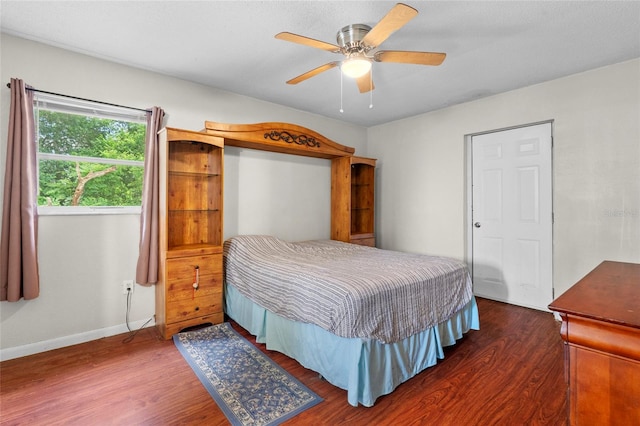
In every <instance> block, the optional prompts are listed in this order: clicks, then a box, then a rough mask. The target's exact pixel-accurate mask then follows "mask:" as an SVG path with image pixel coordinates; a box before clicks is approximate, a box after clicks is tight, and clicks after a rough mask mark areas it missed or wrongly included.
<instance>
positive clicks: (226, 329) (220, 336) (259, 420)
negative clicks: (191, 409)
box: [173, 322, 322, 426]
mask: <svg viewBox="0 0 640 426" xmlns="http://www.w3.org/2000/svg"><path fill="white" fill-rule="evenodd" d="M173 342H174V343H175V345H176V347H177V348H178V350H179V351H180V353H181V354H182V356H184V358H185V359H186V360H187V362H188V363H189V365H190V366H191V368H192V369H193V371H194V372H195V373H196V375H197V376H198V378H199V379H200V381H201V382H202V384H203V385H204V386H205V388H206V389H207V390H208V391H209V393H210V394H211V396H212V397H213V399H214V400H215V401H216V403H217V404H218V406H219V407H220V408H221V409H222V411H223V412H224V414H225V415H226V416H227V419H229V421H230V422H231V424H232V425H256V426H257V425H269V426H271V425H278V424H280V423H282V422H283V421H285V420H288V419H290V418H291V417H293V416H296V415H297V414H300V413H301V412H302V411H304V410H306V409H307V408H310V407H313V406H314V405H316V404H318V403H319V402H321V401H322V398H320V397H319V396H318V395H316V394H315V393H314V392H312V391H311V390H310V389H309V388H307V387H306V386H305V385H303V384H302V383H300V382H299V381H298V380H297V379H296V378H294V377H293V376H291V375H290V374H289V373H287V372H286V371H285V370H284V369H283V368H282V367H280V366H279V365H278V364H276V363H275V362H273V361H272V360H271V359H270V358H269V357H268V356H266V355H265V354H264V353H262V352H261V351H260V350H259V349H258V348H256V347H255V346H254V345H252V344H251V343H250V342H249V341H248V340H246V339H245V338H244V337H242V336H241V335H240V334H239V333H238V332H237V331H235V330H234V329H233V328H232V327H231V325H230V324H229V323H226V322H225V323H222V324H217V325H213V326H211V327H206V328H202V329H199V330H194V331H187V332H183V333H178V334H175V335H174V336H173Z"/></svg>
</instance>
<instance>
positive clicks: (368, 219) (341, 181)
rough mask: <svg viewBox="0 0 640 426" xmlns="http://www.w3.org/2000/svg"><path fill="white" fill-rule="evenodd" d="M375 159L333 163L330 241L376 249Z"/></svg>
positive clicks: (345, 159) (346, 159) (339, 159)
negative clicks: (374, 247)
mask: <svg viewBox="0 0 640 426" xmlns="http://www.w3.org/2000/svg"><path fill="white" fill-rule="evenodd" d="M375 164H376V160H374V159H372V158H363V157H342V158H336V159H334V160H332V164H331V238H332V239H334V240H338V241H344V242H350V243H354V244H363V245H369V246H375V234H374V227H375V223H374V210H375V208H374V195H375V194H374V189H375Z"/></svg>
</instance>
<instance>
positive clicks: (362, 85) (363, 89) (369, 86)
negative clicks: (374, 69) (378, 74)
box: [356, 70, 376, 93]
mask: <svg viewBox="0 0 640 426" xmlns="http://www.w3.org/2000/svg"><path fill="white" fill-rule="evenodd" d="M356 83H358V90H360V93H367V92H369V91H371V90H373V89H375V88H376V87H375V86H374V85H373V81H372V80H371V70H369V72H368V73H366V74H365V75H363V76H362V77H358V78H357V79H356Z"/></svg>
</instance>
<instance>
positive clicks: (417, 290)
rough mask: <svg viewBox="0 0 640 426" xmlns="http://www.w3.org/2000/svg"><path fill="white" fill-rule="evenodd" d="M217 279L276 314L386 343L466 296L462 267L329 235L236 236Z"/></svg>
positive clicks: (429, 322)
mask: <svg viewBox="0 0 640 426" xmlns="http://www.w3.org/2000/svg"><path fill="white" fill-rule="evenodd" d="M224 262H225V280H226V281H227V282H229V283H232V284H233V286H234V288H235V289H236V290H237V291H238V292H239V293H240V294H241V295H242V296H244V297H246V298H248V299H249V300H251V301H252V302H254V303H256V304H257V305H259V306H261V307H263V308H265V309H266V310H268V311H269V312H272V313H274V314H276V315H278V316H280V317H282V318H286V319H289V320H291V321H296V322H300V323H307V324H314V325H316V326H318V327H320V328H322V329H324V330H326V331H328V332H330V333H332V334H334V335H336V336H339V337H344V338H364V339H374V340H377V341H379V342H381V343H394V342H398V341H401V340H403V339H405V338H407V337H409V336H412V335H415V334H417V333H419V332H421V331H424V330H427V329H429V328H431V327H434V326H436V325H438V324H440V323H442V322H443V321H446V320H447V319H448V318H450V317H451V316H452V315H453V314H454V313H456V312H459V311H460V310H461V309H462V308H463V307H465V306H467V305H468V304H469V302H470V301H471V300H472V297H473V295H472V285H471V278H470V276H469V273H468V269H467V267H466V265H465V264H464V263H463V262H461V261H458V260H456V259H452V258H447V257H438V256H427V255H422V254H411V253H402V252H396V251H390V250H382V249H378V248H373V247H364V246H359V245H355V244H348V243H343V242H339V241H333V240H319V241H303V242H295V243H290V242H286V241H283V240H281V239H278V238H276V237H273V236H264V235H242V236H238V237H233V238H230V239H228V240H227V241H226V242H225V246H224Z"/></svg>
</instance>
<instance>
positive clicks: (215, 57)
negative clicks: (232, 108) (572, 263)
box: [0, 0, 640, 127]
mask: <svg viewBox="0 0 640 426" xmlns="http://www.w3.org/2000/svg"><path fill="white" fill-rule="evenodd" d="M406 3H407V4H409V5H410V6H412V7H414V8H416V9H417V10H418V11H419V14H418V16H417V17H416V18H414V19H413V20H411V21H410V22H409V23H408V24H407V25H405V26H404V27H403V28H401V29H400V30H398V31H397V32H395V33H394V34H392V35H391V36H390V37H389V38H388V39H387V40H386V41H385V42H384V43H383V44H382V46H381V48H382V49H385V50H417V51H432V52H445V53H447V58H446V59H445V61H444V63H443V64H442V65H440V66H438V67H431V66H422V65H409V64H393V63H384V64H383V63H374V66H373V67H374V68H373V80H374V84H375V87H376V89H375V90H374V91H373V92H372V94H373V108H372V109H370V108H369V104H370V101H371V99H370V94H360V93H359V92H358V90H357V88H356V85H355V83H354V82H353V81H351V80H349V79H348V78H346V77H345V78H344V81H343V83H344V85H343V94H342V105H343V109H344V112H343V113H340V105H341V94H340V86H341V76H340V72H339V69H338V68H334V69H331V70H329V71H326V72H324V73H322V74H320V75H318V76H316V77H314V78H311V79H309V80H306V81H304V82H302V83H300V84H298V85H288V84H285V82H286V81H287V80H289V79H291V78H293V77H295V76H297V75H299V74H302V73H304V72H306V71H309V70H311V69H313V68H315V67H317V66H320V65H322V64H324V63H327V62H330V61H334V60H337V59H340V56H339V55H337V54H332V53H330V52H326V51H323V50H319V49H314V48H311V47H307V46H302V45H299V44H294V43H289V42H286V41H282V40H277V39H275V38H274V36H275V34H277V33H278V32H281V31H289V32H293V33H296V34H300V35H304V36H307V37H311V38H315V39H318V40H322V41H326V42H329V43H332V44H335V43H336V38H335V37H336V33H337V32H338V30H339V29H340V28H342V27H343V26H346V25H349V24H355V23H363V24H368V25H370V26H374V25H375V24H376V23H377V22H378V21H379V20H380V19H381V18H382V17H383V16H384V15H385V14H386V13H387V12H388V11H389V10H390V9H391V8H392V7H393V6H394V5H395V4H396V2H389V1H177V0H174V1H146V2H144V1H7V0H2V1H1V3H0V14H1V15H2V18H1V28H2V32H5V33H7V34H11V35H15V36H18V37H23V38H27V39H31V40H36V41H40V42H43V43H47V44H51V45H54V46H58V47H62V48H64V49H68V50H72V51H76V52H80V53H84V54H87V55H91V56H96V57H99V58H103V59H107V60H110V61H114V62H118V63H122V64H126V65H130V66H134V67H138V68H143V69H146V70H151V71H155V72H159V73H162V74H167V75H171V76H175V77H178V78H181V79H185V80H189V81H194V82H197V83H202V84H205V85H208V86H212V87H216V88H220V89H223V90H226V91H230V92H234V93H239V94H243V95H247V96H250V97H253V98H258V99H263V100H266V101H269V102H274V103H277V104H281V105H286V106H289V107H292V108H296V109H300V110H304V111H309V112H312V113H316V114H320V115H323V116H327V117H332V118H335V119H338V120H342V121H346V122H351V123H355V124H358V125H362V126H366V127H369V126H372V125H376V124H381V123H385V122H389V121H393V120H397V119H401V118H405V117H410V116H414V115H417V114H420V113H424V112H428V111H432V110H436V109H440V108H443V107H446V106H449V105H454V104H458V103H462V102H466V101H470V100H474V99H479V98H482V97H486V96H491V95H493V94H497V93H501V92H505V91H509V90H513V89H516V88H519V87H524V86H529V85H532V84H536V83H541V82H544V81H548V80H552V79H555V78H559V77H562V76H566V75H570V74H574V73H578V72H581V71H585V70H589V69H593V68H598V67H602V66H605V65H609V64H614V63H618V62H623V61H626V60H629V59H633V58H638V57H640V1H620V2H618V1H407V2H406ZM639 78H640V76H639ZM41 89H43V90H52V91H55V88H54V87H47V88H44V87H43V88H41Z"/></svg>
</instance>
